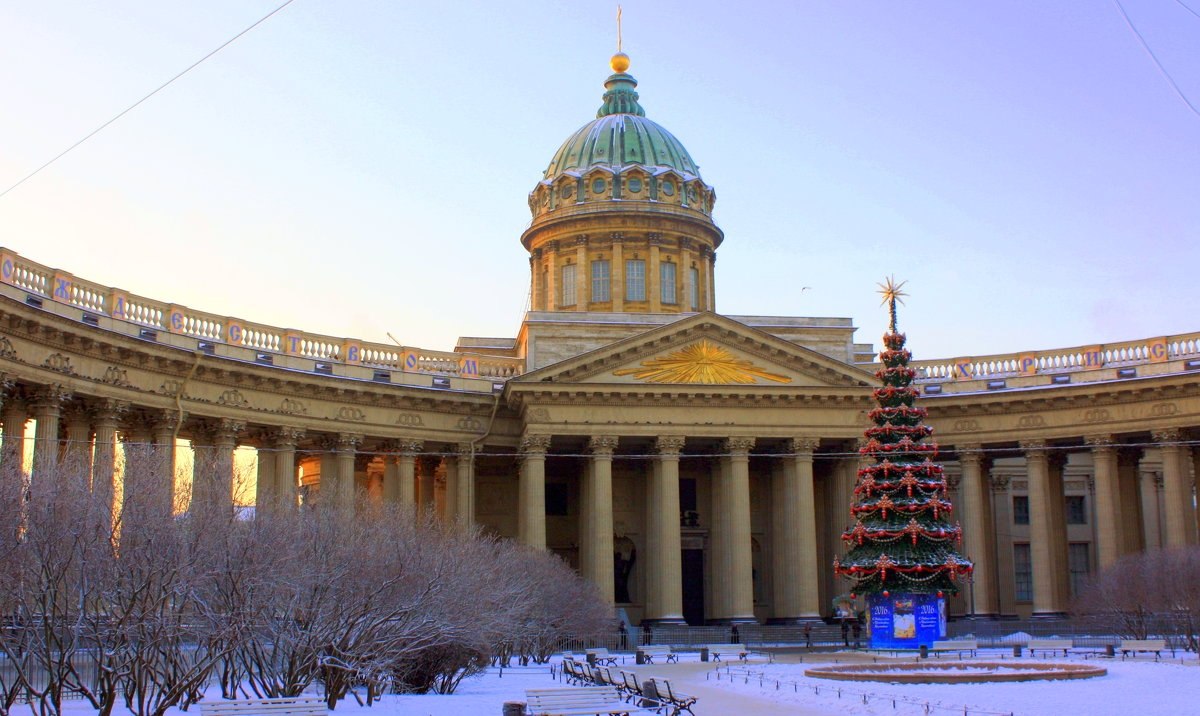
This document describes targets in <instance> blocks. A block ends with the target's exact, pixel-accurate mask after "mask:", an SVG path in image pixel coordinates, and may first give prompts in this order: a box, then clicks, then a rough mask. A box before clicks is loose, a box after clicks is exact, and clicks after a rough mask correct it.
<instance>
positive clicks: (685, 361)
mask: <svg viewBox="0 0 1200 716" xmlns="http://www.w3.org/2000/svg"><path fill="white" fill-rule="evenodd" d="M613 375H632V376H633V377H634V378H636V379H638V380H645V381H648V382H650V383H703V384H706V385H720V384H728V383H741V384H747V383H756V382H758V379H759V378H762V379H763V380H770V381H773V382H776V383H791V382H792V379H791V378H789V377H787V376H786V375H777V374H775V373H770V372H767V371H765V370H763V369H762V368H759V367H758V366H756V365H754V364H753V363H751V362H750V361H748V360H745V359H743V358H738V357H737V356H735V355H733V354H732V353H730V352H729V351H727V350H725V349H724V348H722V347H721V346H718V345H715V344H713V343H709V342H708V341H706V340H704V341H700V342H699V343H693V344H692V345H690V346H687V347H685V348H681V349H680V350H677V351H675V352H674V353H668V354H667V355H666V356H664V357H662V358H651V359H650V360H647V361H642V365H641V367H639V368H622V369H621V370H614V371H613Z"/></svg>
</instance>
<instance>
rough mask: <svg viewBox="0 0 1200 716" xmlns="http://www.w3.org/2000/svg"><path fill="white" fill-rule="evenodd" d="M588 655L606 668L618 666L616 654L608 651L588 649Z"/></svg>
mask: <svg viewBox="0 0 1200 716" xmlns="http://www.w3.org/2000/svg"><path fill="white" fill-rule="evenodd" d="M587 655H588V656H590V657H593V658H594V659H595V661H596V663H597V664H604V665H605V666H616V665H617V656H616V654H610V653H608V649H588V650H587Z"/></svg>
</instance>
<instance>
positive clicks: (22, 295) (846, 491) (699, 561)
mask: <svg viewBox="0 0 1200 716" xmlns="http://www.w3.org/2000/svg"><path fill="white" fill-rule="evenodd" d="M611 68H612V74H611V75H609V76H608V78H607V79H606V80H605V81H604V92H603V95H602V98H601V105H600V108H599V110H598V111H597V112H596V116H595V118H594V119H592V120H591V121H589V122H588V123H586V124H584V125H583V126H582V127H581V128H580V129H579V130H578V131H576V132H575V133H573V134H572V135H571V136H569V137H567V138H566V140H565V141H563V142H562V144H561V145H560V146H559V147H558V149H557V150H556V151H554V152H553V153H552V154H550V152H549V151H547V154H550V162H549V165H548V166H547V168H546V170H545V172H544V174H543V175H542V178H541V180H540V181H538V182H537V183H536V185H535V186H534V187H533V188H532V190H531V191H530V193H529V195H528V203H529V209H530V212H531V214H532V221H531V223H530V225H529V228H528V229H527V230H526V231H525V232H524V233H523V234H522V235H521V237H520V243H521V246H523V247H524V250H525V251H527V252H528V254H529V267H530V272H529V281H530V294H531V297H532V299H531V307H530V310H529V311H528V313H526V315H525V316H524V319H523V321H522V322H521V325H520V326H519V330H518V331H517V332H516V335H515V336H510V337H463V338H460V339H459V340H458V343H457V345H456V346H454V349H453V350H452V351H439V350H424V349H419V348H410V347H399V346H396V345H390V344H378V343H372V342H368V341H362V340H356V339H352V338H343V337H335V336H327V335H319V334H315V333H308V332H305V331H302V330H293V329H284V328H278V327H274V326H269V325H263V324H259V323H255V322H254V321H253V320H252V319H251V318H242V317H230V316H220V315H215V314H211V313H205V312H204V311H203V310H198V309H193V308H191V307H187V306H180V305H176V304H172V303H169V302H165V301H161V300H157V299H154V298H149V297H145V296H140V295H136V294H134V293H130V292H127V291H124V290H120V289H116V288H112V287H108V286H103V285H100V284H97V283H93V282H90V281H88V280H86V279H85V278H83V277H81V276H77V275H75V274H74V273H69V272H67V271H65V270H60V269H55V268H51V267H48V266H44V265H41V264H38V263H36V261H35V259H36V256H34V257H32V258H27V257H26V256H25V255H23V254H22V253H18V251H15V250H13V249H12V248H11V247H9V248H3V249H0V316H2V321H0V378H2V379H3V404H2V406H0V423H2V425H3V446H2V448H0V465H2V466H3V468H4V472H3V474H4V475H5V476H7V477H9V478H10V479H15V478H11V476H12V475H15V474H22V473H24V474H28V475H31V476H32V483H31V484H32V486H33V487H32V489H37V484H38V477H39V474H43V473H48V472H51V471H52V470H54V469H55V466H56V464H58V463H59V462H60V461H63V460H66V459H68V458H69V457H71V458H75V459H80V460H83V461H86V462H87V464H89V465H90V473H91V489H92V491H93V493H94V494H96V495H97V496H98V499H99V498H102V499H110V500H113V501H114V509H119V507H120V506H119V504H117V500H116V498H114V497H113V495H115V494H117V493H118V492H119V490H118V489H117V487H118V485H119V484H120V483H121V480H122V476H121V469H122V468H121V465H122V463H124V462H126V461H127V458H128V455H129V454H130V453H131V452H135V451H149V452H150V453H152V454H154V455H156V456H158V457H159V458H161V459H157V460H156V461H154V462H153V465H155V466H156V467H155V470H156V471H157V472H156V474H155V475H153V480H151V481H148V482H147V481H142V482H139V483H138V485H139V489H157V490H161V491H163V492H164V494H167V495H175V505H176V509H186V504H185V500H183V499H180V498H179V496H178V495H176V494H175V493H182V489H181V487H182V486H184V485H190V484H191V483H192V476H191V475H190V474H180V473H187V472H189V471H190V470H192V469H195V470H196V471H197V475H198V474H199V470H201V469H205V470H209V471H212V470H215V471H216V473H217V475H218V478H219V479H218V481H217V484H216V486H215V487H214V488H212V489H214V490H215V492H214V493H212V494H213V495H215V498H216V499H220V500H224V501H226V502H228V503H229V505H230V506H231V507H232V506H233V505H234V504H235V503H237V504H241V503H243V502H249V503H253V507H254V510H253V512H250V511H247V512H248V514H255V515H263V514H269V513H270V512H271V511H275V510H295V509H304V508H305V506H306V505H312V504H316V503H329V504H339V505H342V506H344V507H345V508H347V509H363V508H364V506H365V505H368V504H369V503H371V502H378V503H390V504H395V505H398V506H403V507H405V508H406V509H408V510H411V514H412V515H413V518H414V519H416V518H417V516H418V514H419V513H421V512H424V511H429V512H432V513H434V514H435V515H437V517H438V518H439V519H441V520H443V521H446V522H447V523H452V524H458V525H461V526H463V527H471V528H477V529H480V530H482V531H483V532H485V533H489V534H494V535H497V536H499V537H502V538H508V539H514V540H519V541H520V542H522V543H525V544H527V545H530V546H532V547H535V548H538V549H545V550H550V551H552V552H554V553H555V554H558V555H560V556H561V557H562V558H563V559H564V560H566V561H567V562H568V563H569V564H571V565H572V566H573V567H574V568H576V569H577V570H578V571H579V572H580V573H581V574H583V575H584V576H586V577H587V578H588V579H590V580H592V581H593V582H594V583H595V584H596V585H597V586H598V587H599V589H600V591H601V594H602V595H603V596H604V598H605V599H607V600H608V601H609V602H610V603H611V604H612V605H613V607H614V610H616V611H617V612H618V613H620V614H621V615H623V618H625V619H627V620H628V621H629V622H630V623H634V624H639V623H640V624H647V625H668V624H684V623H686V624H691V625H700V624H738V623H747V624H748V623H761V624H789V623H797V622H803V621H808V620H816V619H822V618H828V617H830V616H832V615H833V614H834V613H835V609H836V606H835V604H836V603H838V601H839V599H841V598H844V595H845V593H846V592H848V591H849V588H848V586H847V585H846V584H845V583H842V582H840V581H839V580H837V579H835V577H834V576H833V569H832V564H833V561H834V559H835V557H836V556H837V555H839V554H841V553H842V552H843V549H844V545H843V544H842V534H843V532H844V531H845V530H846V528H847V526H848V525H849V523H850V521H851V518H850V515H849V507H850V504H851V502H852V492H853V488H854V483H855V479H856V475H857V473H858V470H859V468H860V465H861V461H862V458H861V456H860V453H859V449H860V447H861V445H862V441H863V431H864V429H865V428H866V427H868V426H869V421H868V419H867V413H868V411H869V410H870V409H871V408H872V407H873V406H874V403H873V401H872V390H873V388H875V387H876V386H877V385H878V380H877V379H876V377H875V372H876V370H878V364H877V356H876V355H875V352H874V350H873V348H872V346H871V345H870V344H866V343H860V342H857V340H856V337H855V335H854V333H855V329H854V327H853V325H852V324H851V322H850V321H849V320H848V319H842V318H810V317H793V316H732V315H722V314H719V313H716V312H715V309H716V306H717V303H716V291H717V281H716V276H717V274H716V257H717V252H718V250H719V248H720V247H721V244H722V242H723V241H724V238H725V237H724V234H723V232H722V231H721V229H720V228H719V227H718V226H717V225H716V223H715V222H714V221H713V218H712V213H713V207H714V204H715V202H716V190H715V189H714V187H713V186H712V185H710V184H709V183H708V180H709V179H713V178H712V177H709V178H707V179H706V178H705V177H702V176H701V174H700V170H699V168H698V165H697V163H696V162H695V161H694V160H693V159H692V156H691V155H690V154H689V152H688V150H687V149H686V148H685V147H684V145H683V144H682V143H681V142H680V141H679V140H678V139H677V138H676V137H675V136H673V135H672V134H671V133H670V132H669V131H668V130H667V129H665V128H664V127H662V126H660V125H658V124H656V123H655V122H654V121H652V120H651V119H648V118H647V117H646V112H645V111H644V110H643V108H642V106H641V104H640V102H639V95H638V92H637V89H636V88H637V81H636V80H635V79H634V77H633V76H632V75H631V74H629V69H630V67H629V58H628V57H627V56H625V55H624V54H621V53H618V54H617V55H615V56H614V57H613V58H612V61H611ZM549 149H550V147H547V150H549ZM513 248H514V250H518V249H517V248H516V246H515V245H514V247H513ZM70 268H71V269H72V270H73V271H74V270H78V271H80V272H86V270H87V267H86V266H80V267H70ZM913 343H914V344H915V345H916V347H917V349H918V352H919V345H920V340H919V337H916V338H915V339H914V341H913ZM1013 348H1014V349H1020V348H1021V347H1020V346H1014V347H1013ZM911 366H912V367H913V368H915V369H916V371H917V380H916V383H915V385H916V386H917V387H918V388H919V390H920V392H921V405H922V406H923V407H925V408H927V409H928V411H929V424H930V425H932V427H933V428H934V431H935V432H934V438H935V440H936V441H937V442H938V443H939V445H940V450H941V452H940V457H939V459H940V461H941V462H943V464H945V466H946V474H947V480H948V484H949V487H950V496H951V500H952V502H953V505H954V511H953V516H952V520H953V521H954V522H956V523H958V524H960V525H961V527H962V532H963V539H962V543H961V545H959V547H958V549H959V552H961V553H962V554H963V555H965V556H966V557H967V558H969V559H970V560H971V561H972V562H973V563H974V565H975V570H974V573H973V574H972V575H971V576H970V578H969V583H967V582H966V581H964V583H963V584H962V585H961V589H960V593H959V595H958V596H957V597H955V598H954V600H952V601H951V604H950V609H951V611H952V614H953V615H954V616H969V617H975V618H989V619H999V618H1015V617H1022V618H1029V617H1053V616H1058V615H1061V614H1063V613H1065V612H1066V611H1067V609H1068V608H1069V606H1070V600H1071V597H1072V594H1073V593H1074V591H1075V590H1076V589H1077V586H1078V584H1079V582H1080V580H1081V579H1083V578H1085V577H1086V576H1087V575H1089V574H1091V573H1094V572H1096V571H1097V570H1100V569H1103V568H1105V567H1107V566H1108V565H1110V564H1112V563H1113V562H1114V561H1115V560H1116V559H1118V558H1120V557H1122V556H1124V555H1127V554H1131V553H1136V552H1140V551H1144V550H1153V549H1159V548H1167V547H1174V546H1181V545H1189V544H1195V543H1196V541H1197V519H1196V490H1195V480H1194V476H1195V474H1196V472H1197V460H1198V459H1200V450H1197V449H1196V437H1197V434H1198V433H1197V430H1198V429H1200V384H1198V382H1197V380H1196V376H1197V375H1200V373H1197V371H1200V334H1197V333H1193V334H1183V335H1175V336H1155V337H1150V338H1138V339H1134V340H1130V341H1127V342H1123V343H1117V344H1107V345H1091V346H1074V347H1066V348H1062V349H1058V350H1048V351H1036V352H1022V351H1020V350H1016V352H1013V353H1011V354H1006V355H989V356H971V357H961V356H950V357H946V358H944V359H936V360H917V361H914V362H913V363H912V364H911ZM27 443H28V444H32V445H33V449H32V450H26V449H24V448H25V445H26V444H27ZM248 451H252V452H253V458H254V459H253V460H252V461H251V462H250V464H252V465H253V466H254V467H253V473H254V474H252V475H248V476H240V475H239V474H238V472H239V465H242V464H244V463H243V462H242V461H240V460H238V459H235V455H243V454H246V453H247V452H248ZM193 456H194V457H196V458H197V459H194V460H193V459H192V457H193ZM201 456H204V457H206V458H211V459H205V460H200V459H198V458H199V457H201ZM123 458H124V459H123ZM185 458H186V459H185ZM193 465H195V466H197V467H194V468H193V467H192V466H193ZM243 478H245V479H246V481H247V482H248V483H249V484H251V485H253V488H252V489H251V490H249V492H248V493H240V492H239V491H238V489H237V484H238V483H239V481H241V480H242V479H243ZM197 485H198V483H197ZM198 489H199V488H198V487H197V490H198ZM192 494H193V495H195V494H196V491H193V492H192ZM247 506H248V505H247Z"/></svg>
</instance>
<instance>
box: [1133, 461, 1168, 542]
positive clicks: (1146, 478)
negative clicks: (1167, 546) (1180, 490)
mask: <svg viewBox="0 0 1200 716" xmlns="http://www.w3.org/2000/svg"><path fill="white" fill-rule="evenodd" d="M1161 490H1162V476H1161V475H1156V474H1154V473H1152V472H1143V471H1142V470H1141V469H1140V468H1139V469H1138V491H1139V493H1140V495H1141V502H1142V540H1143V541H1144V542H1145V548H1146V549H1147V550H1151V549H1161V548H1162V547H1163V536H1162V532H1163V525H1162V515H1161V514H1160V512H1161V511H1160V510H1159V505H1158V493H1159V492H1160V491H1161Z"/></svg>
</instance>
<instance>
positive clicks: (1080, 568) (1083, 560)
mask: <svg viewBox="0 0 1200 716" xmlns="http://www.w3.org/2000/svg"><path fill="white" fill-rule="evenodd" d="M1067 566H1068V568H1069V569H1070V570H1071V596H1075V595H1076V594H1079V590H1080V588H1081V587H1083V583H1084V580H1086V579H1087V577H1088V574H1090V573H1091V571H1092V563H1091V559H1090V555H1089V554H1088V543H1087V542H1072V543H1071V544H1069V545H1067Z"/></svg>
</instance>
